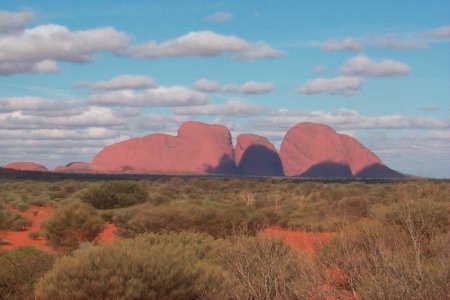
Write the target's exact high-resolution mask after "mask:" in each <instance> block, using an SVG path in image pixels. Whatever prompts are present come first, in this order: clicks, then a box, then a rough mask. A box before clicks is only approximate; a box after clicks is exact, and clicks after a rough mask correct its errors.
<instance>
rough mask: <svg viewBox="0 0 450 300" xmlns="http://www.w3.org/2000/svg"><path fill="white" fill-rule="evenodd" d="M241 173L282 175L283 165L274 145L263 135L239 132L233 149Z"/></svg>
mask: <svg viewBox="0 0 450 300" xmlns="http://www.w3.org/2000/svg"><path fill="white" fill-rule="evenodd" d="M234 155H235V162H236V166H237V167H238V170H239V174H241V175H256V176H283V175H284V174H283V166H282V164H281V160H280V157H279V156H278V152H277V150H276V149H275V147H274V145H273V144H272V143H271V142H269V140H268V139H267V138H265V137H262V136H259V135H255V134H240V135H239V136H238V137H237V140H236V147H235V151H234Z"/></svg>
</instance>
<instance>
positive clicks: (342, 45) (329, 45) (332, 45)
mask: <svg viewBox="0 0 450 300" xmlns="http://www.w3.org/2000/svg"><path fill="white" fill-rule="evenodd" d="M320 49H321V50H322V51H361V50H362V46H361V42H360V41H358V40H355V39H353V38H346V39H343V40H328V41H325V42H323V43H321V45H320Z"/></svg>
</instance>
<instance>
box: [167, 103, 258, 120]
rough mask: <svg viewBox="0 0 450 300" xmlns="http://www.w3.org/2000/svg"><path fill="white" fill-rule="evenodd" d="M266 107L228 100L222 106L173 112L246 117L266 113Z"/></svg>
mask: <svg viewBox="0 0 450 300" xmlns="http://www.w3.org/2000/svg"><path fill="white" fill-rule="evenodd" d="M266 110H267V108H266V107H264V106H261V105H255V104H250V103H245V102H242V101H239V100H233V99H231V100H228V101H226V102H225V103H220V104H207V105H202V106H191V107H178V108H174V109H173V112H174V113H175V114H176V115H210V116H211V115H215V116H217V115H220V116H234V117H245V116H250V115H257V114H261V113H263V112H265V111H266Z"/></svg>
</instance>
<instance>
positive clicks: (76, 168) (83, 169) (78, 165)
mask: <svg viewBox="0 0 450 300" xmlns="http://www.w3.org/2000/svg"><path fill="white" fill-rule="evenodd" d="M54 172H61V173H91V172H92V170H91V168H90V165H89V164H88V163H85V162H71V163H68V164H67V165H65V166H57V167H56V168H55V170H54Z"/></svg>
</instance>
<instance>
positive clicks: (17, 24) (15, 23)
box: [0, 10, 34, 33]
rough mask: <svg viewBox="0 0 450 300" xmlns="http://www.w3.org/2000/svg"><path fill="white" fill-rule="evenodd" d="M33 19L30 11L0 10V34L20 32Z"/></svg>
mask: <svg viewBox="0 0 450 300" xmlns="http://www.w3.org/2000/svg"><path fill="white" fill-rule="evenodd" d="M33 18H34V13H33V12H32V11H20V12H10V11H3V10H0V33H11V32H15V31H20V30H22V29H23V28H24V26H25V24H27V23H28V22H30V21H31V20H32V19H33Z"/></svg>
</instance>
